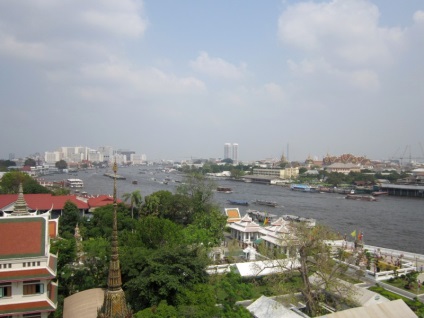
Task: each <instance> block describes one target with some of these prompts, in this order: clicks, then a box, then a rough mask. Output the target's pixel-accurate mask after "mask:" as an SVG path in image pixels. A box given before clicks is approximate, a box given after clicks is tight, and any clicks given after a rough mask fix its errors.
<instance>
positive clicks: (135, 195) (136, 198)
mask: <svg viewBox="0 0 424 318" xmlns="http://www.w3.org/2000/svg"><path fill="white" fill-rule="evenodd" d="M122 199H123V200H124V201H125V202H127V201H128V200H129V201H130V209H131V218H134V208H135V209H136V210H137V211H138V210H139V209H140V204H141V202H142V197H141V193H140V190H135V191H133V192H131V193H124V194H123V195H122ZM137 214H138V213H137ZM136 216H137V217H138V215H136Z"/></svg>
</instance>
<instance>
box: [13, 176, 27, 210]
mask: <svg viewBox="0 0 424 318" xmlns="http://www.w3.org/2000/svg"><path fill="white" fill-rule="evenodd" d="M12 215H13V216H23V215H31V214H30V213H29V211H28V205H27V203H26V201H25V199H24V190H23V187H22V183H20V184H19V194H18V199H17V200H16V202H15V207H14V209H13V212H12Z"/></svg>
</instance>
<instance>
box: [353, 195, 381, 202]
mask: <svg viewBox="0 0 424 318" xmlns="http://www.w3.org/2000/svg"><path fill="white" fill-rule="evenodd" d="M345 199H349V200H358V201H377V199H376V198H375V197H374V196H372V195H363V194H348V195H347V196H345Z"/></svg>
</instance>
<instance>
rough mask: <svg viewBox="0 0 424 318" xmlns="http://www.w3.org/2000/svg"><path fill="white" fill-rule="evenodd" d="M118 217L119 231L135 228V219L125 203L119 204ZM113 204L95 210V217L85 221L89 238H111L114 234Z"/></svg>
mask: <svg viewBox="0 0 424 318" xmlns="http://www.w3.org/2000/svg"><path fill="white" fill-rule="evenodd" d="M116 209H117V219H118V231H119V232H120V234H121V231H123V230H127V231H131V230H133V229H134V226H135V222H136V221H135V220H133V219H132V218H131V215H130V211H129V210H128V207H126V206H125V205H124V204H122V203H119V204H118V205H117V208H116ZM113 211H114V206H113V204H108V205H106V206H102V207H99V208H97V209H96V210H94V212H93V217H92V218H91V219H90V221H89V222H85V226H86V228H87V229H86V231H87V238H92V237H104V238H110V237H111V235H112V225H113Z"/></svg>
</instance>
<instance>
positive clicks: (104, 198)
mask: <svg viewBox="0 0 424 318" xmlns="http://www.w3.org/2000/svg"><path fill="white" fill-rule="evenodd" d="M120 202H121V200H117V203H120ZM108 204H113V197H111V196H109V195H105V194H102V195H99V196H98V197H95V198H90V199H88V205H89V206H90V208H98V207H101V206H105V205H108Z"/></svg>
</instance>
